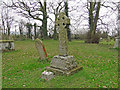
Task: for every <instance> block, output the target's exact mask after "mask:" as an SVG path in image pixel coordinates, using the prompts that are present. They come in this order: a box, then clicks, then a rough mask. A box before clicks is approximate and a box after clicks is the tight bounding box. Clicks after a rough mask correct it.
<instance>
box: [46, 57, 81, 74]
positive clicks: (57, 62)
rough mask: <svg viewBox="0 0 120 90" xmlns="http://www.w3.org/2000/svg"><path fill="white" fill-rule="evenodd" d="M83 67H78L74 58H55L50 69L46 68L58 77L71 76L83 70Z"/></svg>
mask: <svg viewBox="0 0 120 90" xmlns="http://www.w3.org/2000/svg"><path fill="white" fill-rule="evenodd" d="M82 69H83V67H78V66H77V63H76V62H75V60H74V57H73V56H59V55H57V56H54V57H53V59H52V61H51V64H50V67H46V70H47V71H52V72H54V73H55V74H56V75H70V74H73V73H75V72H77V71H80V70H82Z"/></svg>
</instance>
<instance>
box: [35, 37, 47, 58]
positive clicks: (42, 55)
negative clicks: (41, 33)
mask: <svg viewBox="0 0 120 90" xmlns="http://www.w3.org/2000/svg"><path fill="white" fill-rule="evenodd" d="M35 46H36V48H37V51H38V53H39V55H40V59H41V60H43V59H46V58H47V57H46V55H45V51H44V49H43V43H42V41H41V40H40V39H36V40H35Z"/></svg>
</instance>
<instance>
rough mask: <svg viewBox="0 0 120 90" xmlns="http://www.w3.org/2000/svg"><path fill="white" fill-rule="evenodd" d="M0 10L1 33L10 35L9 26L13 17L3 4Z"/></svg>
mask: <svg viewBox="0 0 120 90" xmlns="http://www.w3.org/2000/svg"><path fill="white" fill-rule="evenodd" d="M2 8H4V9H2V12H1V19H2V26H3V31H4V32H3V33H4V34H7V35H8V36H10V30H11V26H12V24H13V20H14V17H13V16H11V14H10V12H11V10H10V9H9V8H7V7H5V6H3V7H2Z"/></svg>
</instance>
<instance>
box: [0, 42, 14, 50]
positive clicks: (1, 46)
mask: <svg viewBox="0 0 120 90" xmlns="http://www.w3.org/2000/svg"><path fill="white" fill-rule="evenodd" d="M14 48H15V47H14V41H13V40H1V41H0V51H6V50H14Z"/></svg>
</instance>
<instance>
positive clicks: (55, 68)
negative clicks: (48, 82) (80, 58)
mask: <svg viewBox="0 0 120 90" xmlns="http://www.w3.org/2000/svg"><path fill="white" fill-rule="evenodd" d="M67 24H70V19H69V18H68V17H67V16H66V15H65V13H64V12H62V13H60V14H59V17H58V19H57V21H56V25H57V26H58V27H59V55H56V56H54V57H53V59H52V61H51V63H50V67H46V70H47V71H52V72H54V73H55V74H56V75H57V74H58V75H60V74H62V75H70V74H73V73H75V72H77V71H79V70H81V69H82V67H79V66H78V65H77V63H76V62H75V60H74V57H73V56H69V55H68V47H67V29H66V25H67Z"/></svg>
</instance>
